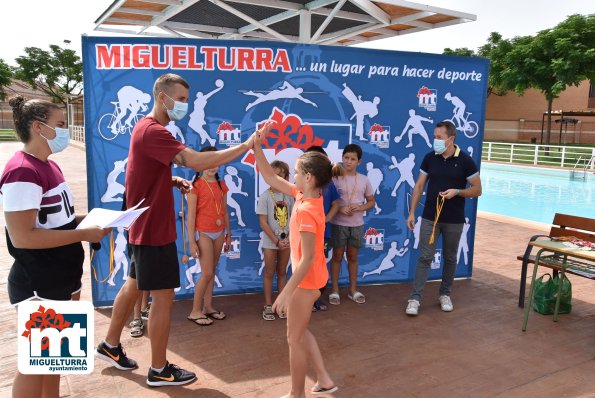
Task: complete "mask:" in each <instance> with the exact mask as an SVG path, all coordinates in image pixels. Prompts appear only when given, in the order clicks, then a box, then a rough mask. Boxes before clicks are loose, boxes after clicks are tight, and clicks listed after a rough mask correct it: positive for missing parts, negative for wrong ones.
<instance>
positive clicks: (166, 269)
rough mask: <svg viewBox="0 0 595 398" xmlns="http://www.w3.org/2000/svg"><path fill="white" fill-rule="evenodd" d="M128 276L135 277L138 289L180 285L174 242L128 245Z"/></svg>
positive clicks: (156, 288)
mask: <svg viewBox="0 0 595 398" xmlns="http://www.w3.org/2000/svg"><path fill="white" fill-rule="evenodd" d="M129 246H130V250H131V252H132V255H131V256H130V272H129V276H130V277H131V278H133V279H136V286H137V287H138V290H161V289H175V288H177V287H180V265H179V263H178V249H177V248H176V242H172V243H169V244H167V245H164V246H145V245H129Z"/></svg>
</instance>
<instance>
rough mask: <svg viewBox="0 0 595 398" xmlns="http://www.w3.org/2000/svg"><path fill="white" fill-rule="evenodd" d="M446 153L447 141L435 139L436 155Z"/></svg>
mask: <svg viewBox="0 0 595 398" xmlns="http://www.w3.org/2000/svg"><path fill="white" fill-rule="evenodd" d="M444 151H446V140H439V139H438V138H434V152H436V155H442V154H443V153H444Z"/></svg>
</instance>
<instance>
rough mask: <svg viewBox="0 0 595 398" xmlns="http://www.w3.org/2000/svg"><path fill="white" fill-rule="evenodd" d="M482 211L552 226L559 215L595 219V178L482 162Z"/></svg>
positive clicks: (561, 171)
mask: <svg viewBox="0 0 595 398" xmlns="http://www.w3.org/2000/svg"><path fill="white" fill-rule="evenodd" d="M481 182H482V186H483V194H482V196H481V197H480V198H479V203H478V209H479V210H482V211H487V212H490V213H496V214H501V215H505V216H510V217H516V218H522V219H525V220H531V221H538V222H542V223H546V224H550V223H551V222H552V219H553V218H554V214H555V213H565V214H572V215H575V216H581V217H589V218H595V175H593V174H591V175H589V176H587V180H586V181H583V180H570V172H569V171H568V170H554V169H546V168H540V167H523V166H510V165H504V164H494V163H485V162H484V163H482V165H481Z"/></svg>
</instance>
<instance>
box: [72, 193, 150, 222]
mask: <svg viewBox="0 0 595 398" xmlns="http://www.w3.org/2000/svg"><path fill="white" fill-rule="evenodd" d="M143 201H144V199H143V200H141V201H140V202H139V203H138V204H136V205H135V206H133V207H131V208H130V209H127V210H125V211H117V210H109V209H102V208H98V207H96V208H95V209H93V210H91V211H90V212H89V214H87V217H85V218H84V219H83V221H81V223H80V224H79V225H78V226H77V227H76V229H82V228H87V227H90V226H93V225H98V226H100V227H101V228H117V227H123V228H125V229H128V228H130V226H131V225H132V224H133V223H134V221H136V219H137V218H138V217H139V216H140V215H141V214H143V213H144V212H145V211H146V210H147V209H148V208H149V207H148V206H147V207H142V208H140V209H139V208H138V206H140V204H141V203H142V202H143Z"/></svg>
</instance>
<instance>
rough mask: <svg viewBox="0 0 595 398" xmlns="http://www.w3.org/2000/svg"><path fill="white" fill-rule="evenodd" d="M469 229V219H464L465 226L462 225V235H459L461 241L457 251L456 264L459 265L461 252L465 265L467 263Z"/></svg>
mask: <svg viewBox="0 0 595 398" xmlns="http://www.w3.org/2000/svg"><path fill="white" fill-rule="evenodd" d="M469 228H471V224H470V223H469V217H465V224H463V233H461V240H459V248H458V251H457V264H458V263H459V259H460V258H461V252H462V253H463V259H464V261H465V265H467V264H468V263H469V243H468V242H469V241H468V239H467V234H468V233H469Z"/></svg>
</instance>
